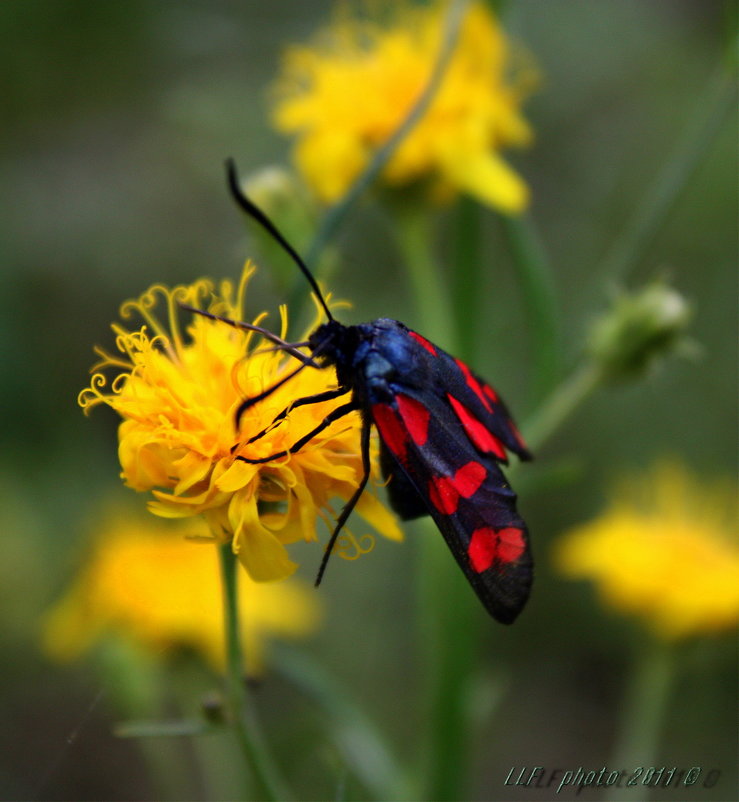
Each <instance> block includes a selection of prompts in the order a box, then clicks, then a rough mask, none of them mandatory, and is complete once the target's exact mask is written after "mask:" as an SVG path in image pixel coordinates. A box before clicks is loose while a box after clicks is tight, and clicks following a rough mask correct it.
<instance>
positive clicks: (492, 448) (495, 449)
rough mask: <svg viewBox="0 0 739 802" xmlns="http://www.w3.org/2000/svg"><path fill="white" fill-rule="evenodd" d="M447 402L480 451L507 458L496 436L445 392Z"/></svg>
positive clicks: (459, 402) (460, 403) (503, 458)
mask: <svg viewBox="0 0 739 802" xmlns="http://www.w3.org/2000/svg"><path fill="white" fill-rule="evenodd" d="M446 397H447V398H448V399H449V403H450V404H451V405H452V408H453V409H454V412H455V414H456V416H457V417H458V418H459V422H460V423H461V424H462V426H463V427H464V430H465V432H467V437H469V438H470V440H471V441H472V442H473V443H474V444H475V445H476V446H477V448H479V449H480V451H483V452H486V453H491V454H495V456H496V457H499V458H500V459H502V460H506V459H507V455H506V452H505V448H504V447H503V444H502V443H501V442H500V440H498V438H497V437H496V436H495V435H494V434H493V433H492V432H491V431H490V430H489V429H488V428H487V427H486V426H485V425H484V424H483V423H481V422H480V421H479V420H478V419H477V418H476V417H475V416H474V415H473V414H472V413H471V412H470V411H469V409H467V407H466V406H465V405H464V404H463V403H462V402H461V401H457V399H456V398H455V397H454V396H453V395H451V394H450V393H447V396H446Z"/></svg>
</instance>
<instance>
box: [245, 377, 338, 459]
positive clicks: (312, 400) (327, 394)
mask: <svg viewBox="0 0 739 802" xmlns="http://www.w3.org/2000/svg"><path fill="white" fill-rule="evenodd" d="M348 392H349V388H348V387H336V388H335V389H333V390H325V391H324V392H322V393H316V394H315V395H306V396H304V397H303V398H298V400H297V401H293V403H292V404H290V406H289V407H285V409H283V410H282V412H280V413H279V415H275V417H274V418H273V419H272V423H270V424H269V426H265V427H264V429H262V431H261V432H259V433H258V434H255V435H254V436H253V437H250V438H249V439H248V440H247V441H246V445H249V443H253V442H254V441H255V440H259V439H260V438H262V437H264V435H265V434H267V432H269V431H271V430H272V428H273V427H274V426H275V424H277V423H279V422H280V421H281V420H284V419H285V418H286V417H287V415H288V413H289V412H292V410H294V409H296V408H297V407H302V406H305V405H306V404H319V403H320V402H321V401H331V400H332V399H334V398H338V397H339V396H341V395H345V394H346V393H348Z"/></svg>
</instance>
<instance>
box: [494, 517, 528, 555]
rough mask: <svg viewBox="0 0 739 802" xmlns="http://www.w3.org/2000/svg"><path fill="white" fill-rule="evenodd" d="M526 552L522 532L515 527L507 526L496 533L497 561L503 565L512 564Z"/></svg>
mask: <svg viewBox="0 0 739 802" xmlns="http://www.w3.org/2000/svg"><path fill="white" fill-rule="evenodd" d="M524 551H526V543H525V541H524V539H523V530H522V529H518V528H517V527H515V526H507V527H506V528H505V529H500V530H499V531H498V559H499V560H500V561H501V562H504V563H512V562H514V561H515V560H517V559H518V558H519V557H520V556H521V555H522V554H523V553H524Z"/></svg>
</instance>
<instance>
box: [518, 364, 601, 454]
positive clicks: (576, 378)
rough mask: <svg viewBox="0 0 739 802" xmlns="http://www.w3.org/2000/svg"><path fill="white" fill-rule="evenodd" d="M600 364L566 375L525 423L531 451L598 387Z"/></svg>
mask: <svg viewBox="0 0 739 802" xmlns="http://www.w3.org/2000/svg"><path fill="white" fill-rule="evenodd" d="M601 380H602V373H601V371H600V370H599V368H598V367H597V366H596V365H594V364H593V363H591V362H588V363H586V364H585V365H583V366H582V367H581V368H580V369H579V370H576V371H575V372H574V373H572V375H570V376H569V377H568V378H567V379H565V380H564V381H563V382H562V384H560V385H559V387H557V388H556V390H554V392H553V393H552V394H551V395H550V396H549V397H548V398H547V400H546V401H544V403H543V404H542V405H541V406H540V407H539V409H538V410H537V411H536V412H535V413H534V415H533V417H532V418H530V419H529V420H528V421H527V422H526V424H525V425H524V427H523V429H524V435H525V438H526V442H527V444H528V446H529V448H531V450H532V451H534V452H535V451H536V450H537V449H538V448H540V447H541V446H542V445H543V444H544V443H545V442H546V441H547V440H548V439H549V438H550V437H551V436H552V435H553V434H554V432H555V431H556V430H557V429H558V428H559V427H560V426H561V425H562V423H564V421H565V420H566V419H567V418H568V417H569V416H570V415H571V414H572V413H573V412H574V411H575V410H576V409H577V407H579V406H580V404H581V403H582V402H583V401H584V400H585V399H586V398H587V397H588V396H589V395H590V394H591V393H592V392H593V391H594V390H595V389H596V387H598V385H599V384H600V382H601Z"/></svg>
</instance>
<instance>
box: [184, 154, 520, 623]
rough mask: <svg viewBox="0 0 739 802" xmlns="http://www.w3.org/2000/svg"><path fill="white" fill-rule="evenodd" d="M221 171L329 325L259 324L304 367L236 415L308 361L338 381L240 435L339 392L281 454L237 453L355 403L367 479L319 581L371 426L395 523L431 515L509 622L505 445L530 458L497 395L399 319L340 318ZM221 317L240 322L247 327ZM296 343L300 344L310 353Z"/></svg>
mask: <svg viewBox="0 0 739 802" xmlns="http://www.w3.org/2000/svg"><path fill="white" fill-rule="evenodd" d="M227 168H228V181H229V187H230V190H231V193H232V194H233V196H234V198H235V200H236V202H237V203H238V204H239V206H240V207H241V208H242V209H243V210H244V211H245V212H247V214H249V215H250V216H251V217H252V218H253V219H254V220H256V221H257V222H258V223H259V224H260V225H262V226H263V227H264V228H265V229H266V230H267V231H268V232H269V233H270V235H271V236H272V237H274V239H275V240H276V241H277V242H278V243H280V245H281V246H282V247H283V248H284V249H285V250H286V251H287V253H288V254H289V255H290V256H291V257H292V259H293V260H294V261H295V263H296V265H297V266H298V267H299V268H300V270H301V271H302V272H303V274H304V275H305V277H306V278H307V280H308V282H309V283H310V286H311V288H312V290H313V292H314V293H315V295H316V298H317V299H318V301H319V302H320V304H321V306H322V308H323V311H324V312H325V315H326V322H325V323H322V324H321V325H319V326H318V327H317V328H316V329H315V331H313V333H312V334H311V335H310V337H309V338H308V340H307V341H306V342H305V343H285V342H283V341H282V340H280V339H279V338H277V337H275V336H274V335H272V334H271V333H270V332H267V331H265V330H263V329H259V328H257V330H258V331H259V332H260V333H262V334H263V335H264V336H266V337H267V338H268V339H270V340H272V341H273V342H275V343H276V344H277V346H278V347H279V348H282V349H284V350H286V351H287V352H289V353H291V354H292V355H293V356H295V357H296V358H297V359H298V360H299V361H300V362H301V364H300V365H299V366H298V367H297V368H296V369H295V370H293V371H291V372H289V373H288V374H286V375H285V376H284V377H283V378H282V379H280V380H279V381H278V382H277V383H276V384H274V385H272V386H271V387H269V388H267V389H266V390H265V391H264V392H262V393H260V394H259V395H257V396H254V397H252V398H248V399H246V400H245V401H244V402H243V403H242V404H241V406H240V407H239V409H238V411H237V416H236V417H237V423H238V421H239V420H240V418H241V416H242V415H243V414H244V412H245V411H246V410H247V409H248V408H249V407H251V406H253V405H254V404H257V403H259V402H260V401H263V400H264V399H265V398H267V397H268V396H269V395H271V394H272V393H273V392H274V391H275V390H276V389H277V388H278V387H281V386H283V385H284V384H285V383H286V382H287V381H289V380H290V378H292V376H294V375H295V374H296V373H297V372H298V371H300V370H303V369H305V368H306V367H307V368H314V369H315V368H319V369H324V368H327V367H333V368H334V369H335V371H336V380H337V386H336V388H335V389H331V390H327V391H325V392H323V393H319V394H317V395H313V396H308V397H305V398H299V399H297V400H296V401H294V402H293V403H292V404H291V405H290V407H288V408H287V409H284V410H283V411H282V412H280V414H279V415H277V416H276V418H275V419H274V421H272V423H271V424H270V426H269V427H267V428H266V429H265V430H264V431H262V432H259V433H257V434H255V435H254V436H253V437H251V438H250V439H249V441H248V442H254V441H255V440H258V439H259V438H261V437H262V436H264V434H265V433H266V432H267V431H268V430H269V429H271V428H272V426H274V424H275V423H276V422H278V421H280V420H282V419H285V418H286V417H287V416H288V415H289V413H290V411H291V410H293V409H295V408H296V407H299V406H303V405H305V404H313V403H318V402H320V401H327V400H330V399H339V398H342V397H346V399H347V400H346V401H345V402H344V403H342V404H340V405H339V406H337V407H336V408H335V409H334V410H333V411H332V412H330V413H329V414H328V415H327V416H326V418H324V420H323V421H322V422H321V423H320V424H319V425H318V426H316V427H315V428H314V429H313V430H312V431H310V432H308V433H307V434H305V435H304V436H303V437H301V438H300V439H299V440H297V441H296V442H295V443H294V444H293V445H292V446H291V447H290V448H289V449H288V450H287V451H283V452H281V453H277V454H271V455H270V456H268V457H263V458H260V459H248V458H247V457H244V456H238V457H237V459H241V460H244V461H245V462H250V463H262V462H269V461H271V460H274V459H279V458H281V457H284V456H287V455H288V454H290V453H295V452H296V451H298V450H299V449H301V448H303V447H304V446H305V445H306V444H307V443H309V442H310V441H311V440H312V439H313V438H314V437H315V436H316V435H317V434H319V433H320V432H321V431H323V430H324V429H325V428H327V427H328V426H329V425H330V424H331V423H333V422H334V421H336V420H338V419H339V418H341V417H343V416H344V415H346V414H348V413H349V412H353V411H355V410H356V411H359V413H360V415H361V419H362V429H361V456H362V466H363V475H362V477H361V479H360V481H359V485H358V487H357V489H356V491H355V492H354V494H353V495H352V497H351V498H350V499H349V501H348V502H347V503H346V505H345V506H344V509H343V510H342V511H341V514H340V515H339V517H338V519H337V521H336V525H335V528H334V531H333V533H332V535H331V538H330V539H329V541H328V544H327V546H326V549H325V552H324V555H323V560H322V562H321V566H320V569H319V571H318V576H317V579H316V585H318V584H319V583H320V581H321V578H322V577H323V573H324V571H325V569H326V565H327V563H328V559H329V557H330V555H331V551H332V549H333V546H334V544H335V542H336V538H337V537H338V535H339V532H340V531H341V529H342V527H343V526H344V524H345V523H346V521H347V519H348V518H349V515H350V514H351V512H352V510H353V509H354V506H355V505H356V503H357V501H358V500H359V497H360V496H361V495H362V493H363V492H364V489H365V487H366V485H367V481H368V479H369V475H370V432H371V429H372V426H373V425H374V426H375V427H376V428H377V431H378V432H379V435H380V460H381V467H382V470H383V473H384V475H385V477H386V479H387V480H388V482H387V488H388V495H389V499H390V504H391V506H392V507H393V509H394V510H395V511H396V512H397V513H398V515H399V516H400V517H401V518H402V519H403V520H409V519H412V518H418V517H420V516H422V515H431V517H432V518H433V519H434V522H435V523H436V525H437V526H438V528H439V530H440V531H441V533H442V535H443V536H444V539H445V540H446V542H447V545H448V546H449V548H450V550H451V552H452V554H453V555H454V557H455V559H456V560H457V562H458V564H459V566H460V568H461V569H462V571H463V572H464V575H465V576H466V577H467V579H468V581H469V583H470V584H471V585H472V587H473V589H474V591H475V593H477V595H478V597H479V598H480V601H481V602H482V603H483V604H484V605H485V608H486V609H487V610H488V612H489V613H490V614H491V615H492V616H493V618H495V619H496V620H498V621H500V622H501V623H504V624H510V623H512V622H513V621H514V620H515V618H516V617H517V616H518V614H519V613H520V612H521V610H522V608H523V606H524V605H525V603H526V600H527V599H528V596H529V592H530V589H531V582H532V578H533V562H532V558H531V550H530V547H529V536H528V531H527V529H526V524H525V523H524V522H523V520H522V519H521V517H520V516H519V514H518V512H517V510H516V494H515V493H514V492H513V490H512V489H511V487H510V485H509V484H508V482H507V481H506V479H505V476H504V475H503V473H502V471H501V469H500V463H507V462H508V458H507V453H506V452H507V451H512V452H513V453H514V454H516V455H517V456H518V457H519V458H520V459H523V460H527V459H530V456H531V455H530V454H529V452H528V450H527V448H526V446H525V444H524V442H523V440H522V438H521V435H520V434H519V432H518V429H517V428H516V426H515V424H514V422H513V420H512V418H511V416H510V414H509V413H508V410H507V408H506V406H505V404H504V403H503V401H502V400H501V398H500V396H499V395H498V393H497V392H496V391H495V390H493V388H492V387H491V386H490V385H489V384H486V383H485V382H484V381H483V380H482V379H481V378H479V377H478V376H476V375H475V374H474V373H473V372H472V371H471V370H470V368H469V367H468V366H467V365H466V364H465V363H464V362H462V361H460V360H459V359H455V358H454V357H452V356H450V355H449V354H447V353H446V352H445V351H443V350H442V349H441V348H439V347H438V346H436V345H434V344H433V343H431V342H429V341H428V340H427V339H425V338H424V337H422V336H421V335H420V334H417V333H416V332H415V331H411V329H409V328H408V327H407V326H405V325H403V324H402V323H400V322H398V321H397V320H389V319H387V318H380V319H379V320H374V321H372V322H370V323H360V324H359V325H355V326H345V325H343V324H342V323H339V321H337V320H336V319H335V318H334V317H333V315H332V314H331V311H330V310H329V308H328V304H327V303H326V301H325V299H324V298H323V295H322V294H321V291H320V289H319V287H318V284H317V282H316V280H315V278H314V277H313V275H312V274H311V272H310V270H309V269H308V267H307V266H306V264H305V262H304V261H303V260H302V259H301V257H300V256H299V255H298V253H297V252H296V251H295V249H294V248H293V247H292V246H291V245H290V244H289V243H288V242H287V241H286V240H285V238H284V237H283V236H282V234H281V233H280V232H279V231H278V229H277V228H276V227H275V225H274V224H273V223H272V222H271V221H270V220H269V218H268V217H267V216H266V215H265V214H264V213H263V212H262V211H261V210H260V209H259V208H257V207H256V206H255V205H254V203H252V201H251V200H249V199H248V198H247V197H246V196H245V195H244V194H243V192H242V191H241V188H240V186H239V181H238V176H237V173H236V168H235V165H234V163H233V162H232V161H229V162H228V164H227ZM192 311H195V312H198V311H200V310H195V309H193V310H192ZM200 313H201V314H203V313H202V312H200ZM206 314H207V313H206ZM210 316H211V317H216V316H212V315H210ZM217 319H221V320H224V322H226V323H229V324H230V325H234V326H237V327H243V328H247V329H254V328H255V327H253V326H250V325H249V324H245V323H240V322H238V321H230V320H225V319H223V318H217ZM301 348H307V349H308V351H309V354H306V353H305V351H303V350H300V349H301Z"/></svg>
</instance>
